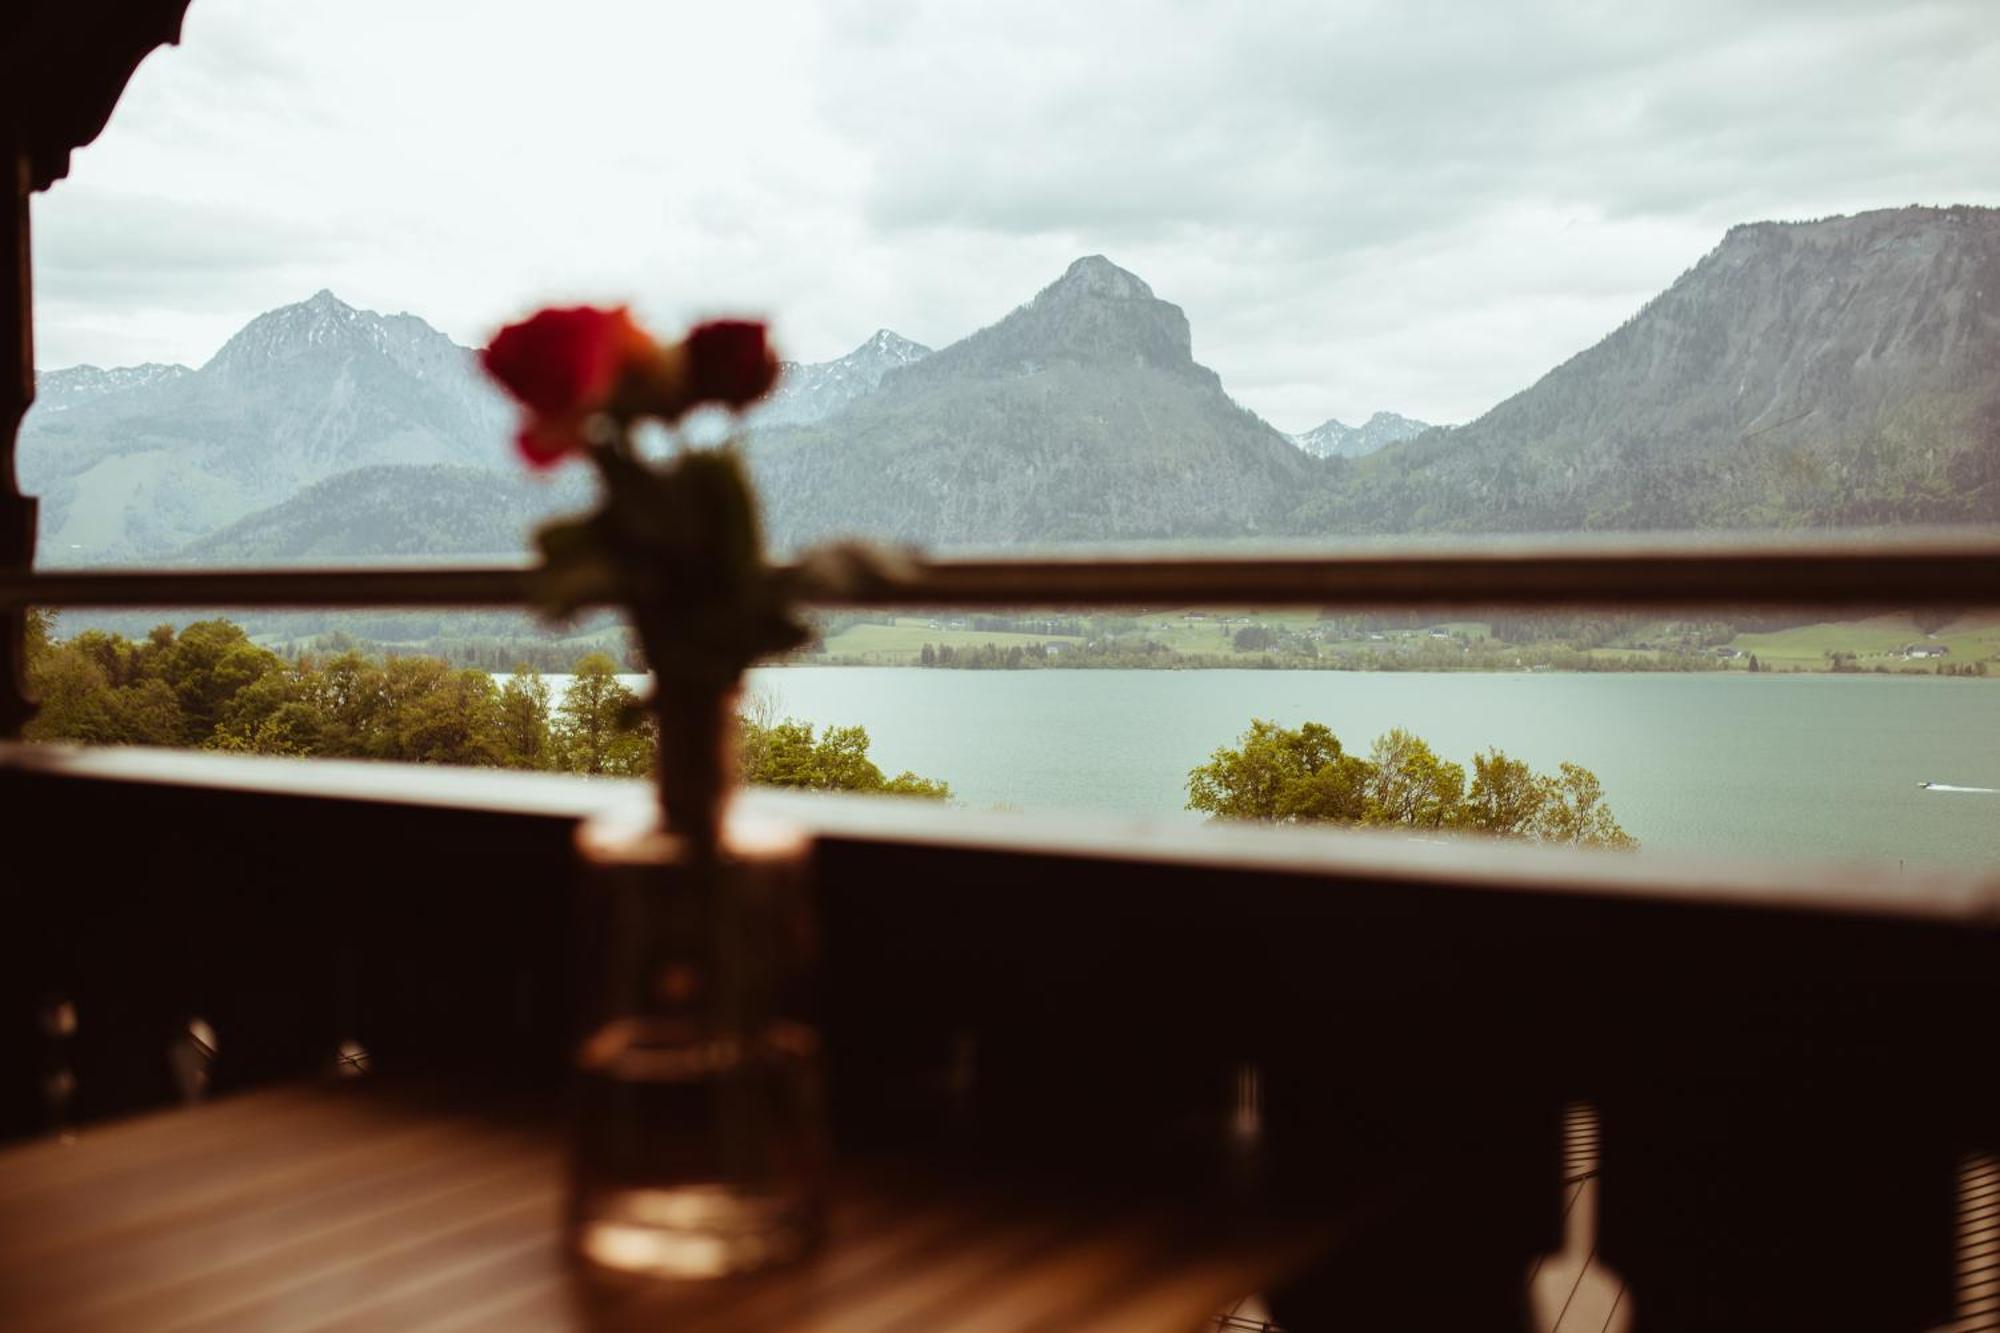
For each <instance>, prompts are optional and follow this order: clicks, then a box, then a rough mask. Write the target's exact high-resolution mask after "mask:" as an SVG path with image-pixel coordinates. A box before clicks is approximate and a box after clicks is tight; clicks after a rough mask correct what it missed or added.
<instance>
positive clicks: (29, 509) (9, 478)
mask: <svg viewBox="0 0 2000 1333" xmlns="http://www.w3.org/2000/svg"><path fill="white" fill-rule="evenodd" d="M5 147H6V157H5V164H4V165H5V172H6V181H5V188H4V190H0V572H6V573H10V574H12V573H26V572H27V571H28V569H29V567H30V566H32V565H33V563H34V559H35V502H34V500H32V499H30V498H29V497H27V496H25V495H22V494H21V487H20V482H19V480H18V478H16V476H15V475H14V447H15V443H16V437H17V436H18V435H19V432H20V429H21V418H22V417H23V416H25V415H26V414H27V411H28V404H29V403H31V402H33V401H34V398H35V335H34V309H33V306H34V287H33V274H32V273H31V272H30V270H29V262H28V260H29V255H28V193H29V185H30V183H31V177H30V173H29V170H28V153H27V150H26V148H25V147H24V146H23V145H22V144H21V142H20V140H19V138H18V136H17V133H15V132H10V133H9V134H8V136H7V138H6V140H5ZM27 630H28V612H27V610H26V608H23V607H11V608H3V609H0V740H7V739H12V738H14V737H18V736H19V735H20V734H21V728H22V727H24V726H26V725H27V722H28V719H29V718H31V717H33V716H34V715H35V706H34V704H33V703H31V702H30V701H29V699H28V676H27V667H28V664H27V655H26V648H27Z"/></svg>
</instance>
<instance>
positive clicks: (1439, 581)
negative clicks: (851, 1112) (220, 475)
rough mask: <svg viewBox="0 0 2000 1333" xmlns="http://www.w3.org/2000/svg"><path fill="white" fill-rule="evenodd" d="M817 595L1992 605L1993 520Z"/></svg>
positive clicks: (488, 578) (1386, 545)
mask: <svg viewBox="0 0 2000 1333" xmlns="http://www.w3.org/2000/svg"><path fill="white" fill-rule="evenodd" d="M783 569H784V574H785V577H787V578H788V579H790V580H791V581H792V582H793V584H794V586H795V589H796V591H797V592H798V594H799V596H800V597H801V599H802V600H804V601H806V602H808V603H810V604H813V605H817V606H824V607H916V606H927V607H954V608H955V607H968V608H970V607H1005V606H1016V607H1030V606H1033V607H1043V606H1107V607H1183V606H1237V605H1270V606H1281V605H1289V606H1340V607H1356V608H1360V607H1390V606H1408V607H1468V608H1470V607H1485V608H1497V607H1553V606H1578V607H1585V606H1588V607H1627V606H1645V607H1676V606H1679V607H1703V606H1710V607H1713V606H1732V607H1734V606H1779V605H1782V606H1810V607H1826V608H1850V609H1856V608H1880V607H1895V608H1909V607H1915V606H1943V607H1972V606H1990V605H1996V604H2000V537H1996V536H1995V535H1994V534H1993V533H1991V532H1988V531H1980V532H1964V531H1948V532H1940V533H1936V534H1918V535H1911V534H1898V535H1896V536H1894V537H1893V538H1883V537H1880V536H1876V535H1871V534H1838V535H1815V536H1814V537H1812V538H1811V539H1809V540H1806V541H1799V540H1797V539H1796V538H1794V537H1792V536H1791V535H1790V534H1772V535H1767V536H1743V535H1732V536H1728V537H1709V536H1686V535H1678V534H1676V535H1672V536H1654V535H1646V536H1630V537H1623V538H1617V539H1603V538H1591V539H1570V540H1557V539H1543V540H1539V541H1527V540H1518V539H1506V540H1483V541H1482V540H1466V539H1459V540H1456V541H1454V542H1452V543H1451V544H1449V545H1445V544H1440V543H1438V542H1434V541H1433V542H1425V543H1422V544H1419V543H1416V542H1412V541H1408V540H1401V541H1395V542H1382V543H1371V544H1366V545H1354V546H1347V547H1342V548H1339V549H1333V550H1312V551H1300V552H1297V553H1293V554H1286V555H1230V554H1220V555H1214V556H1189V555H1187V554H1185V553H1184V552H1172V551H1145V550H1140V551H1116V552H1108V553H1088V554H1077V555H1067V554H1065V555H1053V556H1043V557H1036V556H1029V557H1007V558H993V559H974V558H950V559H923V558H914V557H913V558H909V559H899V560H892V561H884V562H874V563H869V564H865V565H860V566H855V565H853V564H852V563H849V564H848V565H846V567H843V568H842V569H841V570H840V572H839V573H838V575H831V574H829V573H828V572H827V571H826V570H825V569H823V568H821V567H820V566H819V565H817V564H812V563H808V564H805V565H788V566H784V567H783ZM531 573H532V572H531V571H530V570H528V569H527V568H525V567H521V566H477V567H470V566H449V565H443V566H432V567H422V566H417V567H371V566H360V567H352V568H345V569H327V568H319V569H308V568H266V569H189V570H167V569H155V570H109V569H92V570H73V571H70V570H64V571H49V572H42V573H25V574H20V573H16V574H5V573H0V608H11V607H20V606H61V607H148V606H155V607H167V606H182V607H197V606H198V607H209V606H214V607H304V606H327V607H398V606H401V607H410V606H423V607H474V606H480V607H486V606H518V605H524V604H526V603H527V602H528V601H529V595H530V579H531Z"/></svg>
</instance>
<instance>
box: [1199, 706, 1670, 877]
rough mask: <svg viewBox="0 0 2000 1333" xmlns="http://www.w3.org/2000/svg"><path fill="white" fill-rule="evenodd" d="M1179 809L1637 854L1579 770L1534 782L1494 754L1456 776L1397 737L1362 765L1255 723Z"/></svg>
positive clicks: (1315, 741) (1326, 746)
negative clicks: (1475, 835) (1483, 836)
mask: <svg viewBox="0 0 2000 1333" xmlns="http://www.w3.org/2000/svg"><path fill="white" fill-rule="evenodd" d="M1188 808H1189V809H1190V810H1201V811H1204V812H1206V813H1208V814H1210V815H1213V816H1215V817H1216V818H1218V819H1253V820H1263V821H1266V822H1272V823H1280V824H1352V825H1363V826H1370V827H1384V828H1407V829H1423V830H1432V831H1440V832H1443V831H1462V832H1475V833H1484V834H1488V835H1491V836H1494V837H1502V838H1523V839H1531V840H1534V841H1537V842H1548V843H1561V844H1567V845H1570V846H1579V847H1615V848H1634V847H1637V846H1638V845H1639V844H1638V842H1637V840H1636V839H1634V838H1633V837H1632V836H1631V835H1630V834H1629V833H1627V832H1625V830H1624V829H1622V828H1620V827H1619V825H1618V821H1617V820H1616V819H1615V818H1613V816H1612V814H1611V808H1610V807H1609V806H1608V805H1606V804H1605V803H1604V788H1603V785H1602V784H1601V783H1600V782H1599V781H1598V779H1597V775H1596V774H1594V773H1592V772H1591V771H1590V770H1589V769H1587V768H1584V767H1582V766H1581V765H1579V764H1570V763H1565V764H1562V765H1561V766H1560V767H1559V769H1558V771H1557V772H1556V773H1554V774H1544V773H1536V772H1534V771H1533V770H1532V769H1530V768H1529V767H1528V765H1527V764H1526V763H1524V762H1522V761H1521V760H1518V759H1512V758H1509V757H1508V756H1507V755H1506V754H1504V753H1503V752H1501V751H1499V750H1497V749H1489V750H1487V751H1486V752H1485V753H1484V754H1479V755H1475V756H1473V760H1472V773H1471V779H1470V781H1469V782H1468V781H1467V774H1466V770H1465V767H1464V765H1461V764H1456V763H1453V762H1451V761H1449V760H1446V759H1443V758H1440V757H1439V756H1438V754H1437V753H1436V751H1434V750H1432V749H1431V747H1430V746H1429V744H1427V743H1426V742H1425V741H1424V740H1423V739H1422V738H1421V737H1418V736H1415V735H1413V734H1411V733H1410V732H1408V731H1405V730H1403V729H1402V728H1400V727H1398V728H1396V729H1394V730H1392V731H1390V732H1388V733H1387V734H1385V735H1383V736H1380V737H1378V738H1377V739H1376V741H1375V744H1374V747H1373V748H1372V749H1371V750H1370V751H1369V753H1368V756H1367V757H1366V758H1363V757H1362V756H1360V755H1356V754H1350V753H1348V752H1347V751H1346V750H1345V749H1344V748H1343V747H1342V745H1341V743H1340V738H1339V737H1338V736H1336V735H1334V734H1333V732H1332V730H1331V729H1330V728H1328V727H1326V726H1324V725H1322V724H1321V723H1318V722H1308V723H1306V724H1304V725H1303V726H1300V727H1297V728H1289V727H1281V726H1279V725H1278V724H1277V723H1275V722H1266V721H1264V720H1262V719H1261V718H1260V719H1255V720H1253V721H1252V722H1251V723H1250V730H1248V731H1246V732H1245V733H1243V735H1242V736H1241V737H1239V738H1238V740H1237V743H1236V745H1235V746H1234V747H1233V748H1232V747H1229V746H1224V747H1222V748H1221V749H1218V750H1217V751H1216V752H1215V753H1214V755H1213V756H1212V757H1211V758H1210V759H1209V761H1208V762H1207V763H1206V764H1203V765H1201V766H1200V767H1198V768H1195V769H1193V770H1192V771H1191V772H1189V774H1188Z"/></svg>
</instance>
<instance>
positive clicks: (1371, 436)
mask: <svg viewBox="0 0 2000 1333" xmlns="http://www.w3.org/2000/svg"><path fill="white" fill-rule="evenodd" d="M1429 429H1431V426H1430V423H1429V422H1425V421H1417V420H1414V419H1412V418H1410V417H1405V416H1398V415H1397V414H1396V413H1394V412H1377V413H1375V415H1373V416H1371V417H1369V418H1368V420H1366V421H1364V422H1362V423H1361V424H1360V425H1359V426H1349V425H1347V424H1345V423H1343V422H1341V421H1337V420H1334V419H1332V418H1329V419H1328V420H1326V421H1322V422H1321V423H1320V424H1319V425H1317V426H1314V427H1313V428H1312V429H1311V430H1309V431H1306V432H1304V433H1303V434H1299V435H1294V436H1292V443H1294V444H1296V445H1298V446H1299V448H1301V449H1303V450H1305V451H1306V452H1307V453H1309V454H1311V455H1312V456H1313V457H1314V458H1366V457H1367V456H1368V455H1370V454H1372V453H1374V452H1376V451H1377V450H1379V449H1384V448H1387V447H1388V446H1389V445H1392V444H1399V443H1401V442H1402V441H1404V440H1407V439H1410V438H1412V437H1413V436H1417V435H1421V434H1423V433H1424V432H1425V431H1427V430H1429Z"/></svg>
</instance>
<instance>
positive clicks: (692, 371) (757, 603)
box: [484, 307, 823, 1278]
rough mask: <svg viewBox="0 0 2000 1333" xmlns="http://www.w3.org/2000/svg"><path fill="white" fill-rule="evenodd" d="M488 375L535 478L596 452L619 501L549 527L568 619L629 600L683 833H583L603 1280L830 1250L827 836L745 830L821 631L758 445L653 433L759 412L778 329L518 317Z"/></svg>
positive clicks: (587, 1144) (585, 1028)
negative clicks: (657, 458) (747, 777)
mask: <svg viewBox="0 0 2000 1333" xmlns="http://www.w3.org/2000/svg"><path fill="white" fill-rule="evenodd" d="M484 360H485V365H486V369H487V370H488V372H489V373H491V374H492V376H493V377H494V378H495V379H496V380H498V381H499V382H500V384H501V385H503V386H504V387H505V388H506V389H507V391H508V392H509V393H511V394H512V395H513V396H514V398H515V399H516V400H517V401H518V402H519V403H520V405H521V407H522V409H523V421H522V425H521V430H520V434H519V436H518V443H519V446H520V450H521V454H522V456H523V457H524V458H525V459H526V460H527V461H528V463H529V464H530V465H532V466H535V467H553V466H555V465H557V464H560V463H562V462H564V461H565V460H569V459H583V460H586V461H588V462H589V463H590V464H591V465H592V466H594V467H595V468H596V469H597V472H598V475H599V478H600V479H601V481H602V483H603V485H602V495H601V498H600V500H599V503H598V505H597V507H596V508H595V509H594V510H593V511H591V512H590V513H587V514H584V515H582V516H580V517H575V518H566V519H559V520H556V521H554V522H551V523H549V524H547V525H546V526H544V527H543V528H542V529H541V530H540V532H539V533H538V534H537V542H538V544H539V545H540V547H541V554H542V563H541V565H540V568H539V569H538V571H537V572H536V575H535V581H536V590H537V593H538V597H539V600H540V602H541V604H542V607H543V609H544V610H545V611H547V612H549V613H551V614H559V615H560V614H568V613H570V612H573V611H575V610H577V609H578V608H580V607H583V606H586V605H595V604H600V603H605V602H616V603H622V604H623V605H624V606H625V608H626V610H627V612H628V613H629V615H630V616H631V621H632V625H633V628H634V629H635V630H636V631H637V633H638V636H639V641H640V644H641V646H642V647H643V649H644V651H645V654H646V658H647V661H648V663H649V664H650V665H651V667H652V670H653V676H654V682H653V691H652V697H651V701H650V703H651V708H652V713H653V720H654V723H655V729H656V733H657V740H658V746H659V752H658V755H657V760H656V774H657V777H658V783H659V794H660V807H661V818H660V821H659V824H658V825H657V826H656V827H647V828H642V829H632V828H630V827H625V826H620V825H617V824H614V823H606V822H600V821H594V822H592V823H590V824H586V826H585V827H584V828H583V830H581V832H580V833H579V839H578V841H579V852H580V856H581V860H582V862H583V867H584V871H585V880H584V889H585V896H584V904H583V911H582V912H581V913H580V914H579V919H580V920H581V921H584V922H587V923H589V924H588V925H587V926H586V927H585V929H586V934H587V942H586V944H585V952H586V955H587V956H589V957H591V958H592V959H593V960H594V962H593V968H592V974H593V980H594V982H595V983H596V988H595V989H596V995H597V1000H596V1002H594V1003H592V1002H586V1005H585V1012H584V1014H583V1016H582V1022H581V1024H580V1027H581V1030H582V1033H583V1036H582V1040H581V1042H580V1044H579V1048H578V1057H577V1064H578V1068H577V1081H578V1087H577V1102H576V1109H577V1121H576V1128H575V1148H576V1152H575V1163H574V1165H575V1169H574V1173H573V1177H572V1185H573V1188H572V1191H571V1237H572V1244H573V1247H574V1249H575V1251H576V1253H577V1254H578V1256H579V1257H580V1258H582V1259H583V1260H585V1261H586V1262H587V1263H588V1264H590V1265H592V1266H593V1267H595V1268H598V1269H611V1270H616V1271H619V1272H627V1273H630V1272H637V1273H645V1274H650V1275H654V1276H663V1277H675V1278H690V1277H708V1276H718V1275H721V1274H725V1273H732V1272H741V1271H745V1270H748V1269H754V1268H759V1267H763V1266H765V1265H767V1264H771V1263H777V1262H782V1261H784V1260H786V1259H789V1258H792V1257H795V1256H797V1255H798V1254H801V1253H803V1252H804V1251H805V1249H806V1248H807V1247H808V1246H810V1244H811V1243H812V1241H813V1239H814V1238H815V1237H816V1236H817V1234H818V1229H819V1224H818V1218H819V1212H820V1203H819V1198H820V1196H819V1184H818V1181H819V1162H820V1159H821V1156H822V1151H821V1148H820V1146H819V1145H820V1144H821V1142H822V1139H823V1130H822V1125H821V1116H820V1114H819V1110H818V1106H819V1101H818V1098H819V1091H818V1088H819V1066H818V1034H817V1031H816V1030H815V1029H814V1027H813V1026H812V1024H811V1022H810V1020H809V1018H808V1017H807V1016H806V1015H807V1014H808V1013H809V1005H808V1003H806V1000H805V997H804V995H803V993H802V992H803V982H804V980H805V977H806V976H807V974H808V973H809V971H810V956H811V952H812V930H811V913H810V910H809V895H808V894H807V891H806V890H807V885H808V883H809V875H808V868H809V850H808V845H807V842H806V840H805V839H804V837H803V836H802V835H799V834H797V833H795V832H792V831H789V830H769V829H766V830H760V831H759V834H760V835H759V836H748V835H746V834H745V833H744V832H743V830H741V829H733V830H731V831H730V835H729V836H727V837H725V830H724V826H723V804H724V801H725V798H726V796H727V794H728V792H729V790H730V789H731V787H732V786H733V785H734V779H735V774H734V771H733V766H734V757H733V753H732V752H733V749H734V744H733V737H732V735H731V732H732V729H733V726H734V722H735V697H736V693H737V689H738V685H739V683H740V681H741V679H742V675H743V672H744V670H745V669H746V668H747V667H748V666H749V665H750V664H751V663H752V662H754V661H755V660H756V659H757V658H759V657H761V656H763V655H765V654H768V653H775V652H782V651H784V650H785V649H788V648H792V647H796V646H797V645H799V644H801V643H803V642H805V641H806V638H807V631H806V628H805V626H804V625H803V623H802V622H801V621H800V619H799V617H798V616H797V615H796V614H795V612H794V611H793V609H792V606H791V602H790V596H789V593H788V589H787V587H786V586H785V585H784V583H783V582H782V581H781V579H780V578H779V576H778V573H777V571H775V570H774V569H773V568H772V567H771V565H770V564H769V563H768V562H767V561H766V559H765V556H764V549H763V540H762V536H761V534H760V532H759V529H758V522H757V510H756V502H755V497H754V496H753V494H752V492H751V487H750V483H749V479H748V477H747V476H746V474H745V471H744V467H743V462H742V459H741V457H740V456H739V453H738V450H737V449H736V447H735V444H734V437H733V435H732V438H731V440H730V442H729V443H727V444H724V445H722V446H720V447H713V448H699V447H693V446H690V445H686V444H683V445H682V447H679V448H677V449H675V450H674V451H673V452H672V453H671V454H670V455H669V456H668V457H667V458H666V459H665V461H663V462H651V461H648V460H647V459H646V458H644V457H642V456H641V453H640V451H639V449H638V447H637V442H636V440H635V432H636V431H637V430H638V429H639V428H640V427H641V426H642V425H644V424H646V423H659V424H662V425H664V426H666V427H668V428H670V429H671V428H673V427H675V426H676V425H678V424H679V423H681V421H682V419H683V418H684V417H686V416H687V414H688V413H690V412H691V411H693V410H694V409H696V408H698V407H703V406H711V405H712V406H718V407H721V408H724V409H727V410H729V411H732V412H738V413H740V412H741V410H742V409H743V408H745V407H747V406H748V405H749V404H751V403H753V402H755V401H756V400H757V399H758V398H759V397H761V396H762V395H763V394H765V393H766V392H768V391H769V390H770V388H771V386H772V385H773V383H775V381H776V379H777V375H778V363H777V360H776V358H775V357H774V356H773V355H772V352H771V349H770V347H769V344H768V342H767V340H766V337H765V332H764V327H763V326H762V325H761V324H755V323H749V322H745V321H738V320H724V321H718V322H714V323H707V324H701V325H698V326H696V327H695V328H694V329H692V330H691V331H689V333H688V334H687V336H686V337H684V338H682V339H680V340H679V341H677V342H662V341H660V340H657V339H655V338H653V337H652V336H650V335H649V334H647V333H646V332H645V331H644V330H642V329H641V328H639V326H638V325H637V324H635V323H634V322H633V320H632V319H631V317H630V316H629V315H628V314H627V313H626V312H625V311H624V310H622V309H613V310H602V309H594V308H591V307H575V308H570V309H552V310H543V311H541V312H540V313H538V314H536V315H534V316H532V317H530V318H528V319H526V320H523V321H521V322H520V323H518V324H513V325H509V326H508V327H507V328H505V329H502V330H501V331H500V333H499V334H498V335H497V336H496V337H495V338H494V339H493V341H492V344H491V345H490V346H489V347H488V348H487V349H486V352H485V354H484Z"/></svg>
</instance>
